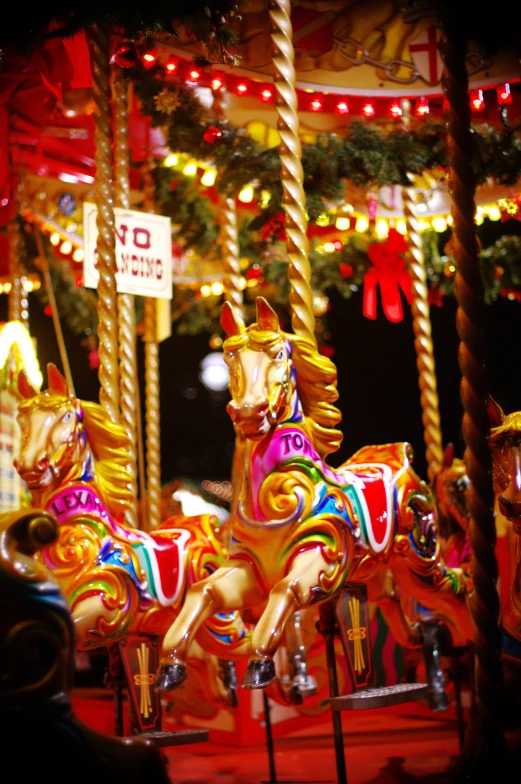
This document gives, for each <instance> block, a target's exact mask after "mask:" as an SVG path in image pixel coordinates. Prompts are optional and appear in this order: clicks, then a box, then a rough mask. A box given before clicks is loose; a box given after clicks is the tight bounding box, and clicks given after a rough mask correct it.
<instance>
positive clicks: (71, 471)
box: [33, 441, 96, 505]
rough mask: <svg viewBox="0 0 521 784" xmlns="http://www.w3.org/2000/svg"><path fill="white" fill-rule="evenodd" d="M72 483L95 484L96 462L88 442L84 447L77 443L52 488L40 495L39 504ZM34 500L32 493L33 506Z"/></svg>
mask: <svg viewBox="0 0 521 784" xmlns="http://www.w3.org/2000/svg"><path fill="white" fill-rule="evenodd" d="M74 482H84V483H87V484H92V483H95V482H96V462H95V459H94V455H93V454H92V450H91V448H90V446H89V443H88V441H87V442H86V443H85V445H82V444H81V443H78V444H77V445H76V447H75V450H74V452H73V455H72V458H71V461H70V462H69V463H68V466H67V467H64V468H63V469H62V470H61V471H60V472H59V474H58V476H57V477H56V480H55V481H54V482H53V484H52V486H51V487H50V488H49V489H47V490H45V491H44V492H43V493H41V494H40V499H39V503H43V504H45V503H46V502H47V501H48V500H49V499H50V498H52V497H53V496H54V495H55V494H56V493H57V492H59V491H60V490H61V489H62V488H63V487H64V486H65V485H70V484H72V483H74ZM35 500H36V498H35V496H34V493H33V505H35V504H34V501H35Z"/></svg>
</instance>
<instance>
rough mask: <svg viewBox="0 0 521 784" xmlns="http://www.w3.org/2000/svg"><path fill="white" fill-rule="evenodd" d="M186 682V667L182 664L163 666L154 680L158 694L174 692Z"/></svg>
mask: <svg viewBox="0 0 521 784" xmlns="http://www.w3.org/2000/svg"><path fill="white" fill-rule="evenodd" d="M185 681H186V667H185V665H184V664H181V662H176V663H175V664H162V665H161V666H160V668H159V670H158V672H157V675H156V678H155V680H154V689H155V691H158V692H166V691H172V689H177V688H178V687H179V686H182V685H183V683H184V682H185Z"/></svg>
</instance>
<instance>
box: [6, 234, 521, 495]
mask: <svg viewBox="0 0 521 784" xmlns="http://www.w3.org/2000/svg"><path fill="white" fill-rule="evenodd" d="M478 231H479V234H480V237H481V241H482V243H483V245H484V246H487V245H490V244H492V243H493V242H494V241H495V240H496V239H497V238H498V237H500V236H501V235H502V234H506V233H509V234H513V233H521V223H519V222H517V221H514V220H510V221H508V223H507V224H504V223H499V222H497V223H492V222H490V221H489V220H485V222H484V224H483V225H482V226H480V227H479V229H478ZM447 238H448V235H446V236H445V237H443V236H442V237H441V238H440V242H442V243H444V242H445V241H446V240H447ZM329 295H330V301H331V310H330V311H329V313H328V322H329V331H330V332H331V334H332V340H331V345H333V347H334V349H335V355H334V357H333V360H334V361H335V363H336V365H337V368H338V388H339V392H340V399H339V407H340V409H341V411H342V415H343V417H342V423H341V426H340V427H341V429H342V431H343V433H344V441H343V444H342V447H341V449H340V450H339V451H338V452H337V453H336V454H334V455H332V456H331V458H330V461H329V462H330V463H331V465H333V466H336V465H339V464H340V463H341V462H342V461H344V460H346V459H347V458H348V457H349V456H350V455H351V454H352V453H353V452H355V451H356V450H357V449H358V448H359V447H361V446H364V445H366V444H377V443H387V442H391V441H410V443H411V444H412V445H413V447H414V451H415V462H414V465H415V467H416V470H417V471H418V473H420V475H421V476H422V477H424V478H426V463H425V455H424V452H425V448H424V442H423V426H422V421H421V409H420V398H419V388H418V376H417V370H416V356H415V351H414V343H413V332H412V322H411V316H410V310H409V308H408V307H407V305H405V308H404V320H403V321H402V322H401V323H399V324H392V323H390V322H389V321H387V319H386V318H385V317H384V315H383V313H382V310H381V306H380V304H379V311H378V318H377V320H376V321H370V320H369V319H367V318H364V316H363V315H362V292H361V291H359V292H357V293H356V294H354V295H353V296H352V297H351V299H349V300H344V299H342V298H341V297H340V295H338V294H336V292H329ZM456 308H457V305H456V301H455V299H454V298H453V297H448V296H447V297H445V298H444V300H443V307H441V308H439V307H432V308H431V319H432V332H433V340H434V346H435V359H436V371H437V378H438V392H439V398H440V414H441V426H442V432H443V441H444V445H445V444H446V443H447V442H448V441H452V442H454V444H455V451H456V455H457V456H458V457H461V456H462V455H463V450H464V443H463V439H462V436H461V417H462V407H461V403H460V398H459V382H460V371H459V367H458V360H457V351H458V342H459V341H458V336H457V333H456V327H455V315H456ZM485 312H486V322H487V323H486V342H487V366H488V372H489V378H490V391H491V393H492V395H493V396H494V397H495V398H496V400H497V401H498V402H499V403H500V405H501V406H502V407H503V408H504V410H505V411H506V412H510V411H513V410H519V409H521V362H520V359H519V356H518V348H519V347H520V346H521V303H519V302H517V301H509V300H507V299H503V298H501V299H499V300H498V301H497V302H495V303H493V304H491V305H488V306H487V307H486V310H485ZM6 318H7V296H3V297H0V319H1V320H5V319H6ZM30 328H31V331H32V334H33V336H34V337H36V339H37V349H38V356H39V360H40V364H41V367H42V371H43V372H44V379H45V380H44V387H45V386H46V385H47V381H46V375H45V368H46V363H47V362H49V361H52V362H54V363H55V364H56V365H57V366H58V367H60V368H61V362H60V356H59V352H58V346H57V342H56V338H55V335H54V330H53V324H52V319H51V318H49V317H48V316H46V315H45V314H44V312H43V306H42V304H41V303H40V300H39V298H38V296H37V294H35V293H32V294H31V295H30ZM63 330H64V334H65V339H66V344H67V349H68V354H69V361H70V364H71V370H72V374H73V378H74V382H75V386H76V394H77V395H78V397H80V398H83V399H87V400H98V395H99V382H98V375H97V371H95V370H90V369H89V364H88V357H87V352H86V351H85V349H84V348H83V347H81V346H80V341H79V338H78V337H77V336H76V335H75V334H74V333H72V332H71V331H70V330H68V329H67V327H66V326H65V325H63ZM209 337H210V336H209V335H208V334H206V333H205V334H201V335H197V336H193V337H186V336H183V337H179V336H176V335H174V336H173V337H171V338H169V339H167V340H166V341H164V342H163V343H162V344H161V346H160V369H161V452H162V480H163V483H166V482H169V481H170V480H172V479H174V478H178V477H181V476H184V477H190V478H192V479H194V480H202V479H220V480H224V479H229V477H230V472H231V457H232V453H233V444H234V432H233V428H232V425H231V422H230V420H229V417H228V415H227V413H226V410H225V407H226V403H227V401H228V399H229V397H228V392H227V391H226V392H223V393H214V392H210V391H209V390H208V389H206V388H205V387H204V386H203V384H202V383H201V382H200V380H199V378H198V375H199V363H200V361H201V359H202V358H203V357H204V356H205V355H206V354H208V353H210V348H209V346H208V340H209ZM143 353H144V352H143V342H142V341H141V339H139V348H138V361H139V377H140V385H141V400H142V405H143V407H144V357H143Z"/></svg>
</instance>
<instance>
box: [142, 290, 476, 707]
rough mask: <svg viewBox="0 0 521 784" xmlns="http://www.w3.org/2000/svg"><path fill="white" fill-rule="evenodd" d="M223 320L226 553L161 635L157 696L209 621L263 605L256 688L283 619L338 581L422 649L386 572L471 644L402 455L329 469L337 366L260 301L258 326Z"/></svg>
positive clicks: (336, 434) (226, 316) (256, 640)
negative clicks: (357, 586) (230, 457)
mask: <svg viewBox="0 0 521 784" xmlns="http://www.w3.org/2000/svg"><path fill="white" fill-rule="evenodd" d="M221 324H222V326H223V328H224V330H225V332H226V334H227V336H228V337H227V339H226V341H225V343H224V345H223V351H224V356H225V359H226V362H227V364H228V366H229V370H230V393H231V398H232V399H231V401H230V403H229V404H228V412H229V414H230V416H231V418H232V421H233V423H234V426H235V429H236V432H238V434H239V435H240V436H241V437H242V438H243V439H244V440H245V448H244V459H243V472H242V477H241V485H240V489H239V491H238V496H237V503H236V505H235V509H234V512H233V515H232V521H231V526H232V529H231V530H232V532H231V546H230V550H229V554H228V557H227V559H226V561H225V562H224V564H223V565H222V566H221V567H220V568H219V569H217V570H216V571H215V572H214V573H213V574H212V575H211V576H210V577H208V578H206V579H205V580H202V581H201V582H199V583H196V584H194V585H193V586H192V587H191V589H190V590H189V591H188V593H187V595H186V599H185V602H184V605H183V608H182V610H181V612H180V613H179V615H178V616H177V618H176V620H175V621H174V623H173V625H172V627H171V628H170V629H169V631H168V632H167V633H166V635H165V637H164V639H163V650H162V657H161V663H160V667H159V669H158V671H157V675H156V681H155V684H156V689H157V690H159V691H163V692H165V691H170V690H171V689H173V688H176V687H177V686H179V685H181V684H182V683H183V682H184V680H185V679H186V666H185V662H186V658H187V656H188V654H189V650H190V644H191V641H192V639H193V638H194V636H195V635H196V634H197V631H198V629H199V627H200V625H201V624H202V623H204V621H205V619H206V618H209V617H211V616H212V615H214V614H215V613H217V612H230V611H232V610H241V611H242V610H247V609H249V608H255V607H258V606H262V605H265V606H264V609H263V612H262V614H261V616H260V619H259V621H258V622H257V624H256V626H255V629H254V631H253V633H252V638H251V649H250V657H249V662H248V666H247V669H246V672H245V675H244V679H243V682H242V686H243V688H246V689H256V688H265V687H266V686H267V685H269V684H270V683H272V682H273V680H274V679H275V665H274V662H273V656H274V654H275V653H276V651H277V648H278V646H279V644H280V641H281V638H282V635H283V632H284V627H285V625H286V622H287V621H288V619H289V618H290V617H291V615H292V614H293V613H294V612H295V611H298V610H301V609H304V608H308V607H311V606H313V605H314V604H318V603H320V602H324V601H326V600H328V599H331V598H333V597H334V596H335V595H337V594H338V593H339V592H340V590H341V588H342V586H343V584H344V583H345V582H362V583H365V584H366V585H367V586H368V598H369V600H370V601H376V602H377V603H378V604H379V605H380V606H381V608H382V612H383V614H384V617H385V618H386V621H387V623H388V625H389V626H390V628H391V630H392V631H393V634H394V635H395V637H396V639H397V641H398V642H400V643H403V644H407V645H409V646H411V647H417V646H418V645H419V644H420V632H419V629H418V628H417V627H414V626H413V625H412V624H411V623H410V622H409V621H408V619H407V618H406V617H405V616H404V613H403V610H402V607H401V602H400V601H399V598H398V597H395V596H393V595H392V591H391V593H389V592H387V591H386V590H385V585H386V584H388V583H389V580H388V574H389V570H390V572H391V573H392V578H393V581H394V582H395V584H396V585H397V586H398V587H399V589H400V590H401V591H403V593H405V594H406V595H413V596H416V597H417V598H418V600H419V601H421V603H422V604H423V605H425V606H427V607H430V608H432V609H434V610H435V611H436V612H437V613H438V614H441V615H443V616H445V618H446V619H447V623H448V624H449V625H450V627H451V630H453V632H454V634H455V635H459V636H460V637H462V638H463V639H464V640H467V639H472V636H473V627H472V623H471V618H470V614H469V610H468V606H467V595H466V588H465V582H464V580H463V575H462V573H461V571H460V570H457V569H447V568H446V566H445V565H444V564H443V562H442V561H441V559H440V557H439V548H440V543H439V538H438V530H437V525H436V510H435V506H434V499H433V496H432V493H431V491H430V489H429V488H428V486H427V485H426V483H425V482H423V481H422V480H420V478H419V477H418V476H417V474H416V473H415V472H414V471H413V469H412V467H411V459H412V450H411V447H410V445H409V444H407V443H397V444H385V445H382V446H372V447H365V448H363V449H361V450H359V451H358V452H357V453H356V454H355V455H354V456H353V457H352V458H351V460H349V461H348V462H347V463H345V464H344V465H343V466H341V467H340V468H339V469H338V470H336V471H335V470H333V469H332V468H330V467H329V466H328V465H327V464H326V462H325V459H326V456H327V455H328V454H329V453H330V452H333V451H334V450H335V449H337V448H338V446H339V444H340V440H341V433H340V431H339V430H337V429H335V425H336V424H337V423H338V422H339V421H340V418H341V414H340V412H339V410H338V409H337V408H336V407H335V406H334V402H335V401H336V400H337V398H338V392H337V390H336V368H335V366H334V364H333V363H332V362H331V361H330V360H328V359H327V358H326V357H324V356H322V355H320V354H319V353H318V351H317V350H316V347H315V346H314V344H313V343H312V342H311V341H309V340H307V339H306V338H304V337H301V336H297V335H292V334H287V333H285V332H283V331H282V330H281V329H280V324H279V320H278V317H277V315H276V313H275V312H274V311H273V310H272V308H271V307H270V306H269V304H268V303H267V302H266V300H264V299H263V298H260V297H259V298H258V299H257V323H255V324H253V325H251V326H250V327H248V328H246V326H245V324H244V322H243V321H242V319H241V317H240V315H239V314H238V313H237V312H236V311H235V310H234V308H233V306H231V305H230V304H229V303H225V305H224V306H223V311H222V316H221Z"/></svg>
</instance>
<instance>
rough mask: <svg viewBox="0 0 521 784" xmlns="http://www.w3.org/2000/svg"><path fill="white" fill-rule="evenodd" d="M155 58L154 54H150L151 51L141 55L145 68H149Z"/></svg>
mask: <svg viewBox="0 0 521 784" xmlns="http://www.w3.org/2000/svg"><path fill="white" fill-rule="evenodd" d="M156 59H157V58H156V56H155V54H152V52H147V53H146V54H144V55H143V63H144V64H145V65H146V67H147V68H151V67H152V66H153V65H154V63H155V61H156Z"/></svg>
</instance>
